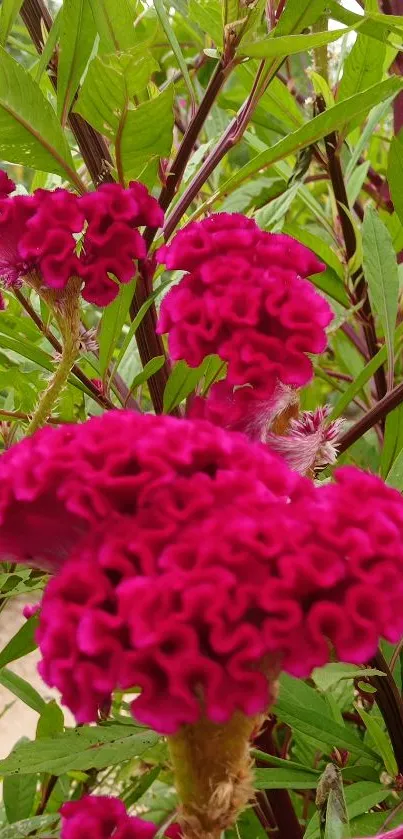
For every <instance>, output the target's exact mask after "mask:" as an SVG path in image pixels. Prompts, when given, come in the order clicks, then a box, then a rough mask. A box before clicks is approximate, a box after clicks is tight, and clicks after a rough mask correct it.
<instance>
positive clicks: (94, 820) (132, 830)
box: [60, 795, 180, 839]
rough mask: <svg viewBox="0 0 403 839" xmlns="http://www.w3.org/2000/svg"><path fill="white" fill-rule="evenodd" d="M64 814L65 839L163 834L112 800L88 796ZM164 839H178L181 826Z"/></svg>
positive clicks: (149, 837) (138, 838) (144, 838)
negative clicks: (129, 813) (167, 838)
mask: <svg viewBox="0 0 403 839" xmlns="http://www.w3.org/2000/svg"><path fill="white" fill-rule="evenodd" d="M60 812H61V816H62V830H61V839H154V836H155V834H156V833H157V832H158V830H159V827H158V826H157V825H156V824H154V823H153V822H147V821H144V819H139V818H137V817H136V816H129V815H128V813H127V811H126V807H125V805H124V804H123V801H120V800H119V798H112V797H110V796H104V795H102V796H101V795H99V796H92V795H86V796H84V798H81V799H80V800H79V801H67V802H66V804H63V806H62V808H61V810H60ZM164 836H167V837H170V839H178V838H179V836H180V829H179V826H178V825H172V826H171V827H169V828H168V829H167V830H166V831H165V833H164Z"/></svg>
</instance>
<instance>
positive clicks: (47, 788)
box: [35, 775, 58, 816]
mask: <svg viewBox="0 0 403 839" xmlns="http://www.w3.org/2000/svg"><path fill="white" fill-rule="evenodd" d="M57 781H58V777H57V775H50V776H49V778H48V779H47V781H45V783H44V785H43V787H42V790H41V799H40V802H39V804H38V806H37V808H36V811H35V815H36V816H42V815H43V814H44V812H45V810H46V807H47V804H48V801H49V798H50V796H51V795H52V792H53V790H54V788H55V786H56V784H57Z"/></svg>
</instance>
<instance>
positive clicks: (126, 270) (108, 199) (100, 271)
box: [79, 181, 164, 306]
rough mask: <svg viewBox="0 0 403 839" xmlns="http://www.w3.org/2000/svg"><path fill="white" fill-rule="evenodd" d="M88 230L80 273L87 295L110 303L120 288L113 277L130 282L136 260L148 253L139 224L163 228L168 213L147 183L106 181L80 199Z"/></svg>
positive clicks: (82, 251)
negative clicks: (123, 184)
mask: <svg viewBox="0 0 403 839" xmlns="http://www.w3.org/2000/svg"><path fill="white" fill-rule="evenodd" d="M79 201H80V207H81V208H82V210H83V212H84V215H85V220H86V225H87V227H86V231H85V236H84V239H83V247H82V250H81V253H80V271H79V275H80V277H82V278H83V280H84V290H83V297H84V299H85V300H88V301H89V302H90V303H96V304H97V305H99V306H106V305H108V303H110V302H111V301H112V300H113V299H114V298H115V297H116V295H117V293H118V290H119V287H118V285H117V284H116V282H115V283H114V282H113V280H111V278H110V276H109V275H110V274H112V275H113V276H114V277H116V279H117V280H118V281H119V282H120V283H128V282H130V280H132V279H133V276H134V273H135V272H134V267H133V265H134V260H137V259H143V258H144V257H145V256H146V246H145V243H144V240H143V238H142V236H141V235H140V233H139V232H138V229H137V228H138V227H141V226H143V225H149V226H151V227H160V226H161V225H162V223H163V221H164V214H163V212H162V210H161V208H160V206H159V204H158V202H157V201H156V200H155V198H153V197H152V196H151V195H150V194H149V192H148V190H147V189H146V187H145V186H143V184H141V183H138V182H135V181H133V182H132V183H131V184H130V185H129V188H128V189H123V188H122V187H121V186H120V185H119V184H104V185H103V186H100V187H99V188H98V189H97V190H96V192H91V193H88V194H87V195H84V196H82V198H80V199H79Z"/></svg>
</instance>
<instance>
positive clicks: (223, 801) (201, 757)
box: [168, 712, 262, 839]
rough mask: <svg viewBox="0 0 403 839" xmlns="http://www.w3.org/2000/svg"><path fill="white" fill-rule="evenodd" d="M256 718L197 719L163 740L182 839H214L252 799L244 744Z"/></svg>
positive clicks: (257, 723)
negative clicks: (170, 765) (177, 800)
mask: <svg viewBox="0 0 403 839" xmlns="http://www.w3.org/2000/svg"><path fill="white" fill-rule="evenodd" d="M261 722H262V718H261V717H260V716H255V717H247V716H245V715H244V714H242V713H240V712H236V713H235V714H234V715H233V717H232V718H231V719H230V721H229V722H228V723H225V724H224V725H216V724H215V723H212V722H211V721H210V720H208V719H206V718H203V719H201V720H200V722H198V723H196V724H195V725H184V726H182V727H181V728H180V729H179V731H178V732H177V733H176V734H174V735H171V736H170V737H168V745H169V751H170V755H171V759H172V763H173V767H174V773H175V784H176V788H177V791H178V794H179V798H180V800H181V802H182V812H181V821H182V829H183V836H184V839H220V836H221V834H222V832H223V831H224V830H226V829H227V828H228V827H230V826H231V825H232V824H234V822H235V821H236V818H237V815H238V814H239V813H240V812H241V811H242V810H243V809H244V807H245V806H246V805H247V803H248V801H249V800H250V798H251V797H252V795H253V784H252V770H251V766H252V762H251V758H250V753H249V751H250V750H249V742H250V738H251V737H252V735H253V733H254V732H256V731H257V730H258V728H259V727H260V724H261Z"/></svg>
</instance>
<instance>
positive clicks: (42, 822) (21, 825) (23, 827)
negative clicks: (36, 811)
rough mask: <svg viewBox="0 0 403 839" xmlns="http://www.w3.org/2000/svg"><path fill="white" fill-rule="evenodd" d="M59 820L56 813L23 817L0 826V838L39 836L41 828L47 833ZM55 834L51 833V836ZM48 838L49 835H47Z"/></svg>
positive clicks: (18, 838) (13, 838)
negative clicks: (28, 817) (29, 817)
mask: <svg viewBox="0 0 403 839" xmlns="http://www.w3.org/2000/svg"><path fill="white" fill-rule="evenodd" d="M58 822H59V816H58V815H57V813H52V814H51V815H46V816H32V818H31V819H23V820H22V821H19V822H15V823H14V824H13V825H8V826H7V825H6V826H5V827H3V828H0V839H26V837H27V836H32V834H35V836H39V835H40V833H41V832H42V830H46V832H47V833H49V830H51V829H52V828H53V827H56V825H57V824H58ZM54 835H55V834H53V833H52V836H54ZM49 839H50V837H49Z"/></svg>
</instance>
